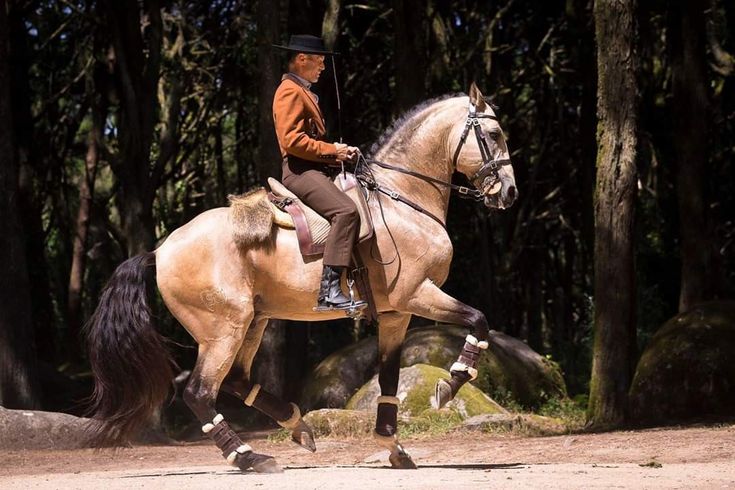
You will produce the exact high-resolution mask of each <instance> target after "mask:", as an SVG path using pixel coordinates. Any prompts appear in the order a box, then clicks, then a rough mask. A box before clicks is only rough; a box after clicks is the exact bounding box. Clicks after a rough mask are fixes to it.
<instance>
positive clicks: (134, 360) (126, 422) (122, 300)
mask: <svg viewBox="0 0 735 490" xmlns="http://www.w3.org/2000/svg"><path fill="white" fill-rule="evenodd" d="M155 264H156V256H155V254H154V253H152V252H148V253H144V254H140V255H138V256H136V257H133V258H130V259H128V260H126V261H125V262H123V263H122V264H120V266H119V267H118V268H117V269H116V270H115V273H114V274H113V275H112V277H111V278H110V280H109V282H108V283H107V286H105V289H104V290H103V291H102V295H101V296H100V301H99V304H98V305H97V309H96V310H95V312H94V314H93V315H92V317H91V318H90V319H89V323H88V324H87V342H88V345H89V361H90V364H91V366H92V372H93V373H94V394H93V395H92V400H91V401H92V406H91V409H90V413H91V415H92V421H91V423H90V425H89V431H90V439H91V440H90V442H91V443H92V444H93V445H95V446H108V445H121V444H124V443H125V442H127V441H128V440H129V439H130V437H131V436H133V435H134V434H135V433H136V432H137V431H138V430H139V429H140V428H141V427H142V426H143V425H145V424H146V423H147V422H148V421H149V420H150V419H151V416H152V415H153V413H154V411H155V410H156V409H157V408H158V407H160V406H161V404H162V403H163V401H164V400H165V398H166V395H167V394H168V391H169V388H170V387H171V380H172V379H173V370H172V361H171V356H170V354H169V352H168V350H167V348H166V345H165V343H166V341H165V339H164V338H163V337H162V336H161V335H160V334H159V333H158V332H156V330H155V329H154V327H153V322H152V314H151V309H150V306H149V304H148V285H147V281H146V277H147V273H148V272H150V270H151V269H149V268H154V267H155ZM153 270H155V269H153Z"/></svg>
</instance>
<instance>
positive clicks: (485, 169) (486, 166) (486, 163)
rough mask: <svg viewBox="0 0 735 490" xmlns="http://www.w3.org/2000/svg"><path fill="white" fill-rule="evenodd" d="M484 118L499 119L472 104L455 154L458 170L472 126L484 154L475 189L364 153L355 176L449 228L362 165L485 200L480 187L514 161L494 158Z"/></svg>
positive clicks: (472, 178) (367, 185)
mask: <svg viewBox="0 0 735 490" xmlns="http://www.w3.org/2000/svg"><path fill="white" fill-rule="evenodd" d="M480 119H492V120H493V121H497V120H498V118H497V117H495V116H493V115H491V114H484V113H480V114H478V113H477V110H476V108H475V106H474V105H473V104H470V109H469V113H468V114H467V121H466V122H465V126H464V130H463V131H462V135H461V136H460V138H459V143H458V144H457V149H456V150H455V151H454V156H453V157H452V166H453V167H454V168H455V169H456V168H457V159H458V158H459V154H460V153H461V151H462V147H463V146H464V144H465V142H466V141H467V136H468V135H469V133H470V128H474V131H475V137H476V138H477V143H478V146H479V148H480V156H481V157H482V166H481V167H480V168H479V170H478V171H477V172H475V174H474V175H473V176H472V177H470V179H469V180H470V182H472V185H474V186H475V189H470V188H469V187H466V186H462V185H456V184H452V183H451V182H446V181H443V180H440V179H436V178H434V177H431V176H429V175H424V174H422V173H419V172H414V171H413V170H407V169H405V168H401V167H396V166H395V165H391V164H389V163H385V162H381V161H379V160H373V159H371V160H366V159H365V158H364V157H363V156H362V155H360V157H359V159H358V164H357V166H356V168H355V175H356V177H357V178H358V180H360V182H362V184H363V185H364V186H365V187H366V188H367V189H369V190H376V191H378V192H381V193H383V194H385V195H386V196H388V197H390V198H391V199H393V200H396V201H400V202H402V203H403V204H406V205H407V206H409V207H411V208H413V209H414V210H416V211H418V212H420V213H422V214H425V215H427V216H429V217H430V218H432V219H433V220H434V221H436V222H437V223H439V224H440V225H442V226H443V227H444V228H446V225H445V224H444V222H443V221H442V220H441V219H439V218H438V217H437V216H435V215H434V214H432V213H430V212H429V211H427V210H425V209H424V208H423V207H421V206H420V205H418V204H416V203H414V202H413V201H411V200H409V199H406V198H405V197H403V196H401V195H400V194H399V193H397V192H396V191H393V190H391V189H388V188H386V187H383V186H382V185H380V184H378V183H377V182H376V180H375V178H374V177H373V175H372V171H370V168H369V167H368V166H367V165H361V163H366V164H375V165H377V166H379V167H382V168H385V169H388V170H393V171H395V172H400V173H402V174H406V175H411V176H413V177H416V178H419V179H421V180H424V181H426V182H431V183H434V184H439V185H443V186H445V187H449V188H450V189H451V190H454V191H457V193H458V194H459V196H460V197H462V198H464V199H474V200H475V201H482V200H483V199H484V198H485V194H484V193H483V191H481V190H480V189H481V188H487V187H490V186H492V185H495V183H496V182H497V181H498V180H500V176H499V175H498V171H499V170H500V168H501V167H503V166H504V165H510V164H511V162H510V159H507V158H506V159H494V160H493V159H492V158H491V156H490V147H489V145H488V142H487V135H486V134H485V132H484V131H483V130H482V126H481V125H480ZM487 178H492V179H493V180H492V181H491V182H489V183H488V185H486V186H485V185H483V184H484V183H485V180H486V179H487Z"/></svg>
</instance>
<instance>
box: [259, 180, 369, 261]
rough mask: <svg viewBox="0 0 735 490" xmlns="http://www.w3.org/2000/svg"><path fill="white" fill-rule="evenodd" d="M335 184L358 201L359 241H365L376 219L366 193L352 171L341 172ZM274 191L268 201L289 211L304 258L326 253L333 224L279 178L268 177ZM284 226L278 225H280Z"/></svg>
mask: <svg viewBox="0 0 735 490" xmlns="http://www.w3.org/2000/svg"><path fill="white" fill-rule="evenodd" d="M333 181H334V185H336V186H337V188H338V189H340V190H341V191H342V192H344V193H345V194H347V196H348V197H349V198H350V199H352V200H353V201H354V202H355V205H356V206H357V210H358V213H359V214H360V233H359V236H358V242H364V241H365V240H368V239H370V238H371V237H372V236H373V220H372V217H371V216H370V210H369V209H368V205H367V201H366V199H365V194H363V192H362V188H361V187H360V185H359V184H358V182H357V179H356V178H355V175H354V174H352V173H350V172H340V173H339V174H338V175H337V176H336V177H335V178H334V180H333ZM268 186H269V187H270V188H271V192H270V193H269V194H268V198H269V199H270V201H271V203H273V204H274V205H275V206H276V207H277V208H278V209H280V210H282V211H286V212H287V213H288V214H289V215H290V216H291V219H292V220H293V227H294V228H295V229H296V237H297V238H298V241H299V249H300V250H301V255H303V256H304V257H313V256H316V255H322V254H323V253H324V245H325V243H326V241H327V235H329V230H330V229H331V225H330V224H329V221H327V220H326V218H324V217H323V216H321V215H320V214H319V213H317V212H316V211H314V210H313V209H311V208H310V207H309V206H307V205H306V204H304V203H303V202H302V201H301V199H299V198H298V197H296V195H295V194H294V193H293V192H291V191H289V190H288V189H287V188H286V186H284V185H283V184H281V183H280V182H279V181H277V180H276V179H274V178H272V177H270V178H268ZM277 223H278V224H279V225H281V224H280V223H279V222H277Z"/></svg>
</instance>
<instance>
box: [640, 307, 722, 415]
mask: <svg viewBox="0 0 735 490" xmlns="http://www.w3.org/2000/svg"><path fill="white" fill-rule="evenodd" d="M734 352H735V302H734V301H716V302H711V303H704V304H702V305H699V306H696V307H694V308H692V309H691V310H689V311H687V312H685V313H681V314H679V315H677V316H675V317H673V318H672V319H670V320H669V321H667V322H666V323H665V324H664V325H663V326H662V327H661V328H660V329H659V330H658V331H657V332H656V333H655V335H654V336H653V337H652V338H651V340H650V342H649V343H648V345H647V346H646V348H645V350H644V351H643V355H641V358H640V361H638V366H637V368H636V372H635V376H634V378H633V382H632V385H631V388H630V407H631V413H632V416H633V418H634V419H635V420H639V421H641V422H646V423H648V422H660V421H673V420H686V419H701V418H704V417H708V416H732V414H733V413H735V362H733V353H734Z"/></svg>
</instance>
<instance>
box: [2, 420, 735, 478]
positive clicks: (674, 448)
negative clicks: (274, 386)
mask: <svg viewBox="0 0 735 490" xmlns="http://www.w3.org/2000/svg"><path fill="white" fill-rule="evenodd" d="M265 436H266V434H264V433H255V434H245V435H244V437H246V438H248V439H249V440H248V442H249V443H250V444H251V445H252V446H253V447H254V448H255V449H256V451H258V452H261V453H266V454H271V455H273V456H275V457H276V458H277V460H278V461H279V463H280V464H281V465H282V466H283V467H284V468H285V471H284V473H282V474H278V475H260V474H255V473H253V472H247V473H244V474H243V473H240V472H238V471H236V470H235V469H233V468H232V467H230V466H227V465H226V463H225V462H224V460H223V459H222V457H221V456H220V455H219V453H218V452H217V450H216V448H214V446H213V445H211V444H209V443H208V442H206V441H202V442H201V443H191V444H185V445H179V446H142V447H135V448H130V449H123V450H118V451H116V452H115V451H110V450H104V451H97V452H95V451H92V450H75V451H0V488H2V489H21V488H22V489H27V488H35V489H57V488H60V489H67V488H75V489H76V488H79V489H104V490H113V489H126V490H128V489H137V488H156V489H159V488H164V489H168V488H171V489H177V490H186V489H195V488H226V487H248V488H249V487H258V488H299V489H312V488H313V489H317V488H320V489H321V488H334V489H349V490H358V489H373V488H380V487H382V488H386V489H388V488H401V489H403V488H406V489H408V488H411V489H413V488H416V489H419V488H420V489H427V488H428V489H433V488H437V489H438V488H447V487H450V488H472V489H473V490H474V489H482V488H565V489H566V488H636V489H638V488H687V489H689V488H706V489H714V488H732V489H735V425H723V426H719V427H695V428H666V429H652V430H640V431H625V432H611V433H604V434H574V435H566V436H554V437H536V438H531V437H521V436H517V435H498V434H481V433H476V432H471V433H454V434H450V435H447V436H441V437H434V438H415V439H406V440H404V441H403V443H404V446H405V447H406V449H407V450H408V452H409V453H410V454H411V455H412V457H413V459H414V461H415V462H416V463H417V464H418V465H419V469H418V470H405V471H398V470H391V469H389V468H388V463H387V452H383V451H380V450H379V448H378V446H376V445H375V444H374V443H373V442H372V441H371V440H370V439H369V438H365V439H350V440H338V439H321V440H318V441H317V445H318V451H317V453H315V454H311V453H309V452H307V451H305V450H303V449H301V448H299V447H298V446H295V445H294V444H292V443H290V442H279V443H276V442H270V441H268V440H267V439H266V438H265Z"/></svg>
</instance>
